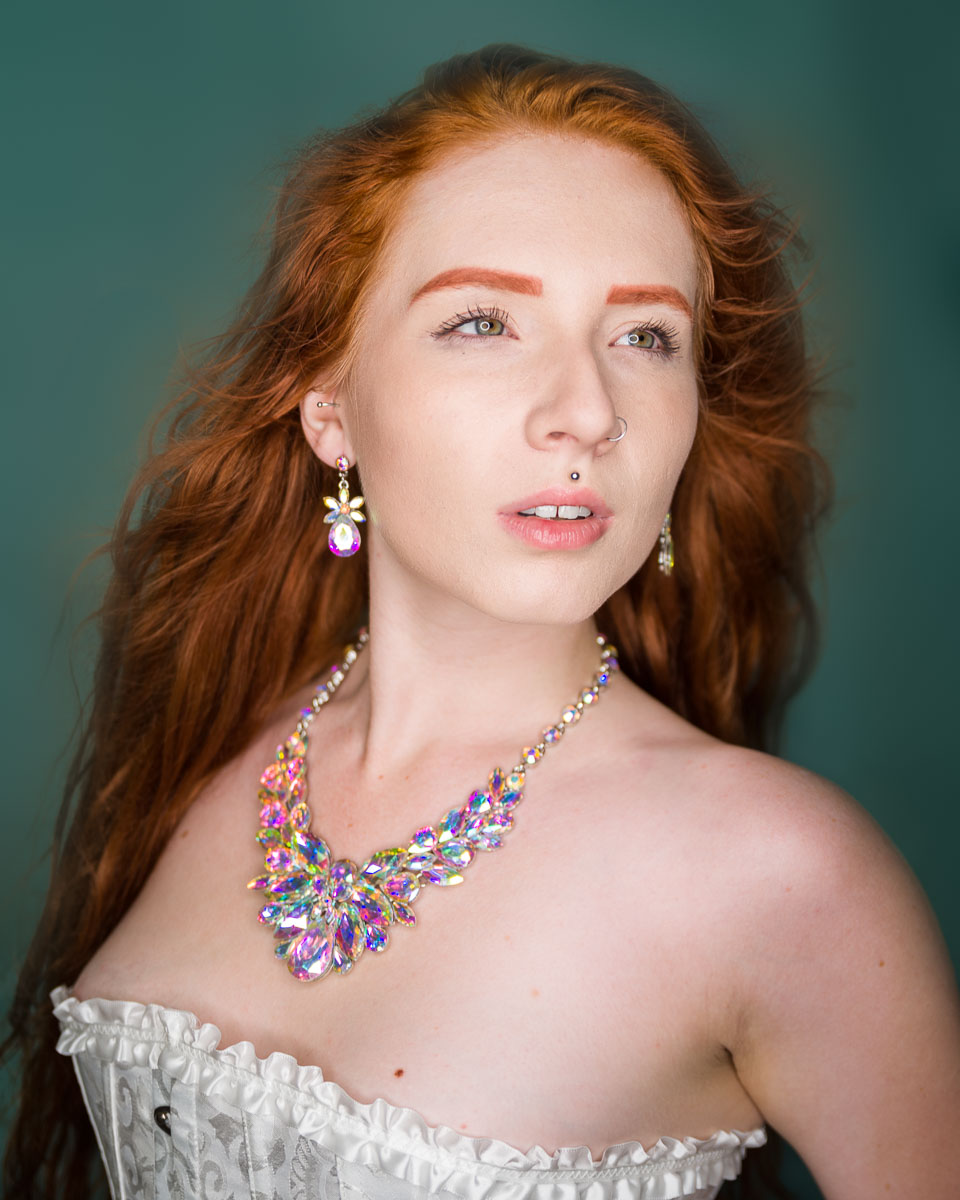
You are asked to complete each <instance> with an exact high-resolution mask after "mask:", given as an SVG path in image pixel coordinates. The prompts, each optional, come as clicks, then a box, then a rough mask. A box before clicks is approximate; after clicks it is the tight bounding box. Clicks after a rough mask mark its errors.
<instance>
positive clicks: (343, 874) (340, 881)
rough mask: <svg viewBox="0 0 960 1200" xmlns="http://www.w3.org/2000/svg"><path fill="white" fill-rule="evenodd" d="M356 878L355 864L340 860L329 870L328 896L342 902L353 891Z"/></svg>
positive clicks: (346, 859) (345, 859)
mask: <svg viewBox="0 0 960 1200" xmlns="http://www.w3.org/2000/svg"><path fill="white" fill-rule="evenodd" d="M356 877H357V864H356V863H355V862H351V860H350V859H349V858H342V859H340V861H339V862H335V863H334V864H333V866H332V867H331V868H330V895H331V896H332V897H333V899H334V900H344V899H346V897H347V896H349V894H350V893H351V892H352V891H353V884H354V880H355V879H356Z"/></svg>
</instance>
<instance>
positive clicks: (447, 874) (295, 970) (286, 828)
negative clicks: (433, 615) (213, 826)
mask: <svg viewBox="0 0 960 1200" xmlns="http://www.w3.org/2000/svg"><path fill="white" fill-rule="evenodd" d="M369 636H370V635H369V633H368V631H367V629H366V628H365V627H364V628H362V629H361V630H360V631H359V634H358V636H357V640H356V644H350V645H348V646H345V647H344V650H343V656H342V662H341V663H338V664H335V665H334V666H332V667H331V668H330V671H329V676H328V677H327V678H326V681H325V682H321V683H319V684H318V685H317V688H316V694H315V695H314V696H313V698H312V700H311V702H310V705H309V706H308V707H306V708H302V709H301V710H300V720H299V721H298V722H297V727H296V730H295V731H294V732H293V733H292V734H291V735H290V737H288V738H287V740H286V741H285V742H284V743H283V744H282V745H280V746H278V747H277V755H276V761H275V762H272V763H271V764H270V766H269V767H267V769H266V770H265V771H264V773H263V774H262V775H261V776H260V790H259V792H258V799H259V801H260V829H259V830H258V831H257V834H256V838H257V841H258V842H259V843H260V845H261V846H262V847H263V849H264V850H265V852H266V854H265V857H264V866H265V868H266V872H267V873H266V874H265V875H258V876H256V878H254V879H251V880H250V882H249V883H248V884H247V887H248V888H251V889H252V890H254V891H259V892H262V893H265V895H266V899H267V902H266V904H264V905H263V907H262V908H261V909H260V912H259V913H258V914H257V917H258V920H259V921H260V922H261V924H263V925H269V926H272V927H273V931H274V938H275V939H276V946H275V948H274V954H275V955H276V957H277V958H279V959H281V960H285V961H286V964H287V966H288V967H289V969H290V972H291V974H292V975H293V976H294V978H295V979H300V980H303V981H305V982H309V981H310V980H312V979H323V977H324V976H325V975H327V974H328V973H329V972H330V971H331V970H332V971H334V972H336V973H337V974H340V975H345V974H346V973H347V971H349V970H351V969H352V967H353V964H354V963H355V962H356V961H357V959H358V958H359V957H360V955H361V954H362V953H363V951H364V950H365V949H367V950H371V951H373V952H374V953H376V954H379V953H381V952H382V951H384V950H386V948H387V943H388V929H389V927H390V926H391V925H415V924H416V914H415V913H414V911H413V902H414V901H415V900H416V898H417V896H418V895H419V893H420V890H421V888H423V887H424V886H425V885H426V884H430V883H432V884H436V885H437V886H439V887H452V886H453V885H454V884H458V883H462V882H463V875H462V873H461V872H462V871H463V869H464V868H465V867H468V866H469V865H470V863H471V862H472V861H473V859H474V857H475V856H476V853H477V851H478V850H495V849H496V848H497V847H498V846H502V845H503V835H504V834H505V833H506V832H507V831H508V830H510V829H512V828H513V818H514V809H515V808H516V806H517V805H518V804H519V803H520V801H521V800H522V799H523V787H524V783H525V780H526V768H527V767H530V766H535V765H536V764H537V763H538V762H539V761H540V759H541V758H543V755H544V753H545V752H546V750H547V749H548V747H550V746H552V745H555V744H556V743H557V742H559V741H560V739H561V738H562V737H563V735H564V731H565V730H566V729H568V728H569V726H571V725H575V724H576V723H577V721H579V720H580V716H581V714H582V713H583V712H584V710H585V709H587V708H589V707H591V706H592V705H593V704H596V702H597V700H598V699H599V697H600V693H601V691H603V689H604V688H606V687H607V685H608V684H609V682H610V680H611V678H612V676H613V673H614V672H615V671H617V670H618V669H619V663H618V662H617V651H616V647H615V646H612V645H611V644H610V643H609V642H608V641H607V640H606V638H605V637H604V636H603V634H600V635H598V637H597V644H598V645H599V646H600V648H601V650H600V665H599V667H598V669H597V672H596V674H595V675H594V677H593V681H592V683H590V684H589V685H588V686H587V687H586V688H584V689H583V691H582V692H581V693H580V695H579V697H578V699H577V700H576V701H574V703H573V704H569V705H568V706H567V707H566V708H565V709H564V710H563V712H562V713H561V714H560V719H559V721H557V723H556V724H555V725H551V726H550V727H549V728H548V729H545V730H544V731H543V734H542V735H541V740H540V741H538V742H536V743H535V744H534V745H532V746H525V747H524V748H523V750H522V751H521V752H520V762H519V763H518V764H517V766H515V767H514V768H513V770H512V771H510V773H509V774H505V773H504V772H503V771H502V770H501V769H500V767H494V769H493V770H492V771H491V772H490V775H489V777H488V779H487V786H486V787H485V788H482V789H479V790H477V791H474V792H471V793H470V795H469V796H468V797H467V799H466V801H465V802H464V803H463V804H461V805H459V806H458V807H456V808H451V809H450V811H449V812H448V813H446V814H445V815H444V816H443V817H442V818H441V819H440V821H438V822H437V824H436V825H424V826H423V828H422V829H418V830H417V831H416V833H415V834H414V835H413V837H412V838H411V839H410V843H409V845H408V846H406V847H402V846H400V847H395V848H393V849H389V850H378V851H377V852H376V853H375V854H373V855H372V856H371V857H370V858H368V859H367V861H366V862H365V863H364V864H363V865H362V866H360V867H358V866H357V864H356V863H354V862H351V861H350V859H347V858H342V859H337V860H336V861H335V860H334V859H333V855H332V854H331V853H330V848H329V846H328V845H327V843H326V842H325V841H324V840H323V838H320V837H317V836H316V835H315V834H312V833H311V832H310V830H309V828H308V826H309V824H310V809H309V808H308V807H307V758H306V755H307V728H308V726H309V725H310V722H311V721H312V720H313V719H314V717H315V716H316V715H317V713H318V712H319V711H320V709H321V708H322V707H323V706H324V704H327V703H329V701H330V699H331V697H332V696H333V694H334V692H335V691H336V690H337V688H338V687H339V686H340V684H341V683H342V682H343V680H344V679H345V678H346V675H347V672H348V671H349V670H350V668H351V666H352V665H353V664H354V663H355V662H356V661H357V656H358V655H359V653H360V651H361V650H362V649H363V647H364V646H365V645H366V644H367V641H368V639H369Z"/></svg>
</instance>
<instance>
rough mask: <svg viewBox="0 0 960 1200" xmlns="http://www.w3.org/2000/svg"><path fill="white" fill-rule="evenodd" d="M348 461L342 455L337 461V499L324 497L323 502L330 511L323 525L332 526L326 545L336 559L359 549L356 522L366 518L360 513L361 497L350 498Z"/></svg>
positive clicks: (345, 556) (358, 532)
mask: <svg viewBox="0 0 960 1200" xmlns="http://www.w3.org/2000/svg"><path fill="white" fill-rule="evenodd" d="M349 466H350V463H349V461H348V460H347V458H346V457H345V456H344V455H342V454H341V455H340V457H339V458H338V459H337V470H338V471H339V472H340V480H339V486H338V488H337V498H336V499H335V498H334V497H333V496H324V498H323V502H324V504H325V505H326V506H327V508H329V509H330V511H329V512H328V513H327V515H326V516H325V517H324V518H323V520H324V524H326V525H332V526H333V528H332V529H331V530H330V536H329V537H328V538H327V545H328V546H329V547H330V549H331V550H332V551H333V553H334V554H335V555H336V556H337V557H338V558H349V557H350V555H351V554H356V552H357V551H358V550H359V549H360V530H359V529H358V528H357V526H356V522H357V521H365V520H366V519H367V518H366V517H365V516H364V515H363V513H362V512H361V511H360V505H361V504H363V497H362V496H354V497H353V498H352V499H351V498H350V485H349V484H348V483H347V468H348V467H349Z"/></svg>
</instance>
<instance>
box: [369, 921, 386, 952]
mask: <svg viewBox="0 0 960 1200" xmlns="http://www.w3.org/2000/svg"><path fill="white" fill-rule="evenodd" d="M386 948H387V931H386V930H385V929H381V928H380V926H379V925H368V926H367V949H368V950H372V951H373V952H374V953H375V954H379V953H380V951H381V950H386Z"/></svg>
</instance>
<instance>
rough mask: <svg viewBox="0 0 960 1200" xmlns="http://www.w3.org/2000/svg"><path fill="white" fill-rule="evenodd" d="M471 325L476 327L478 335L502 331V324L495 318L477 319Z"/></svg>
mask: <svg viewBox="0 0 960 1200" xmlns="http://www.w3.org/2000/svg"><path fill="white" fill-rule="evenodd" d="M472 324H474V325H476V327H477V333H480V334H497V333H503V330H504V324H503V322H502V321H500V320H498V319H497V318H496V317H477V318H476V319H475V320H474V321H473V322H472Z"/></svg>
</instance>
